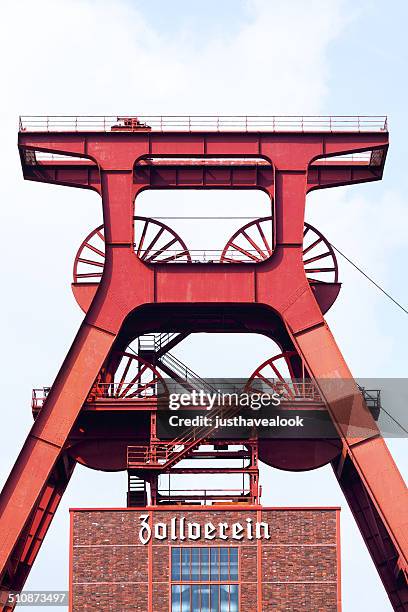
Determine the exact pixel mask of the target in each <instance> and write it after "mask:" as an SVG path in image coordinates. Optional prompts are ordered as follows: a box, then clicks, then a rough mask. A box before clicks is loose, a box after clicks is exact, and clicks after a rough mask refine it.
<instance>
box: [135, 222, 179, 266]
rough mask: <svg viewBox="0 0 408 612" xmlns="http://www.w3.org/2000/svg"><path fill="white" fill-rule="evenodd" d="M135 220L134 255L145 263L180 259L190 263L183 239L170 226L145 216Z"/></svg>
mask: <svg viewBox="0 0 408 612" xmlns="http://www.w3.org/2000/svg"><path fill="white" fill-rule="evenodd" d="M133 218H134V220H135V251H136V255H137V256H138V257H140V259H142V260H143V261H145V262H146V263H167V262H172V261H176V260H177V261H181V262H184V263H191V255H190V253H189V250H188V248H187V247H186V245H185V243H184V241H183V240H182V239H181V238H180V236H178V234H176V232H175V231H174V230H172V229H171V228H170V227H168V226H167V225H165V224H164V223H161V222H160V221H155V220H154V219H149V218H146V217H133Z"/></svg>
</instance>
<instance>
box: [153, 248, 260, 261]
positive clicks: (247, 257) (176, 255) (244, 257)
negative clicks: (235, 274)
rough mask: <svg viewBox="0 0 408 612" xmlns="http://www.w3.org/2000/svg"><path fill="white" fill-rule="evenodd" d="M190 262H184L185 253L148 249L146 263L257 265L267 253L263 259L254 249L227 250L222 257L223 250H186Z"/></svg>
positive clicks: (173, 250)
mask: <svg viewBox="0 0 408 612" xmlns="http://www.w3.org/2000/svg"><path fill="white" fill-rule="evenodd" d="M188 253H189V255H190V257H191V261H189V262H186V260H185V252H184V251H182V252H180V250H177V249H149V256H150V259H151V261H148V262H147V263H149V264H151V265H157V264H161V263H162V264H164V263H165V264H183V263H184V264H185V263H188V264H189V265H190V264H192V263H193V264H195V263H213V264H219V263H259V262H260V261H262V260H263V259H267V257H268V256H269V255H268V253H266V252H265V253H264V257H263V256H261V255H260V254H259V251H257V250H255V249H245V252H243V250H238V249H233V248H229V249H228V254H227V255H225V256H223V253H224V250H223V249H188ZM183 258H184V259H183Z"/></svg>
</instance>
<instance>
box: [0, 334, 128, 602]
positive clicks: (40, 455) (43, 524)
mask: <svg viewBox="0 0 408 612" xmlns="http://www.w3.org/2000/svg"><path fill="white" fill-rule="evenodd" d="M115 337H116V336H115V334H112V333H110V332H107V331H103V330H101V329H99V328H96V327H93V326H91V325H88V324H87V323H83V324H82V326H81V328H80V330H79V332H78V334H77V336H76V338H75V340H74V343H73V345H72V347H71V349H70V351H69V353H68V355H67V357H66V359H65V361H64V363H63V365H62V367H61V370H60V372H59V373H58V376H57V378H56V380H55V382H54V384H53V386H52V389H51V391H50V393H49V395H48V397H47V401H46V403H45V405H44V407H43V409H42V410H41V412H40V413H39V415H38V417H37V419H36V421H35V422H34V424H33V426H32V428H31V431H30V432H29V434H28V436H27V439H26V441H25V443H24V446H23V448H22V450H21V452H20V454H19V456H18V458H17V461H16V463H15V464H14V467H13V469H12V471H11V473H10V476H9V477H8V479H7V481H6V484H5V485H4V488H3V491H2V492H1V495H0V591H1V590H2V589H8V588H14V587H16V590H19V589H21V588H22V586H23V585H24V582H25V580H26V578H27V576H28V573H29V570H30V568H31V565H32V562H33V560H34V558H35V556H36V554H37V553H38V550H39V548H40V546H41V543H42V541H43V538H44V535H45V532H46V531H47V529H48V526H49V524H50V522H51V520H52V517H53V516H54V513H55V510H56V507H57V506H58V503H59V500H60V498H61V496H62V494H63V492H64V490H65V487H66V484H67V483H68V481H69V478H70V476H71V473H72V470H73V465H72V464H71V463H70V462H69V461H67V458H66V457H64V452H63V448H64V445H65V444H66V442H67V440H68V437H69V434H70V431H71V429H72V427H73V425H74V423H75V421H76V419H77V417H78V414H79V412H80V410H81V408H82V405H83V403H84V402H85V400H86V397H87V395H88V393H89V391H90V389H91V387H92V384H93V382H94V381H95V379H96V377H97V374H98V372H99V370H100V368H101V366H102V364H103V362H104V360H105V358H106V356H107V354H108V352H109V350H110V348H111V346H112V344H113V341H114V339H115ZM61 472H62V475H63V477H62V481H61V483H58V477H60V476H61ZM64 472H65V473H64ZM57 483H58V484H57ZM0 609H1V608H0Z"/></svg>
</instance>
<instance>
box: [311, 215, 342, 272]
mask: <svg viewBox="0 0 408 612" xmlns="http://www.w3.org/2000/svg"><path fill="white" fill-rule="evenodd" d="M303 265H304V267H305V272H306V277H307V278H308V280H309V282H310V283H337V282H338V279H339V269H338V265H337V258H336V254H335V252H334V250H333V247H332V246H331V244H330V243H329V242H328V241H327V240H326V238H325V237H324V236H323V234H322V233H321V232H319V230H317V229H316V228H315V227H313V226H312V225H310V224H309V223H305V229H304V232H303Z"/></svg>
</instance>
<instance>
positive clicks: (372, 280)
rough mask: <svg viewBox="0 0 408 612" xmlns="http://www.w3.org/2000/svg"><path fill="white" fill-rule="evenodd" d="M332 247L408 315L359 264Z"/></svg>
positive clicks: (407, 311)
mask: <svg viewBox="0 0 408 612" xmlns="http://www.w3.org/2000/svg"><path fill="white" fill-rule="evenodd" d="M330 246H331V247H333V249H334V250H335V251H337V253H339V255H341V256H342V257H344V259H345V260H346V261H348V262H349V264H351V265H352V266H353V267H354V268H355V269H356V270H358V271H359V272H360V273H361V274H362V275H363V276H365V278H366V279H367V280H369V281H370V283H372V284H373V285H374V286H375V287H377V289H379V290H380V291H382V293H384V295H386V296H387V298H388V299H389V300H391V301H392V302H394V304H396V305H397V306H398V308H401V310H402V311H403V312H405V314H408V310H407V309H406V308H405V307H404V306H402V304H400V303H399V302H398V301H397V300H396V299H394V298H393V297H392V295H390V294H389V293H388V292H387V291H386V290H385V289H383V288H382V287H381V286H380V285H379V284H378V283H376V282H375V280H374V279H372V278H371V277H370V276H368V274H367V273H366V272H364V270H362V269H361V268H359V266H358V265H357V264H355V263H354V262H353V261H351V259H349V258H348V257H347V256H346V255H345V254H344V253H342V252H341V251H340V249H338V248H337V247H336V246H334V244H332V243H330Z"/></svg>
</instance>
